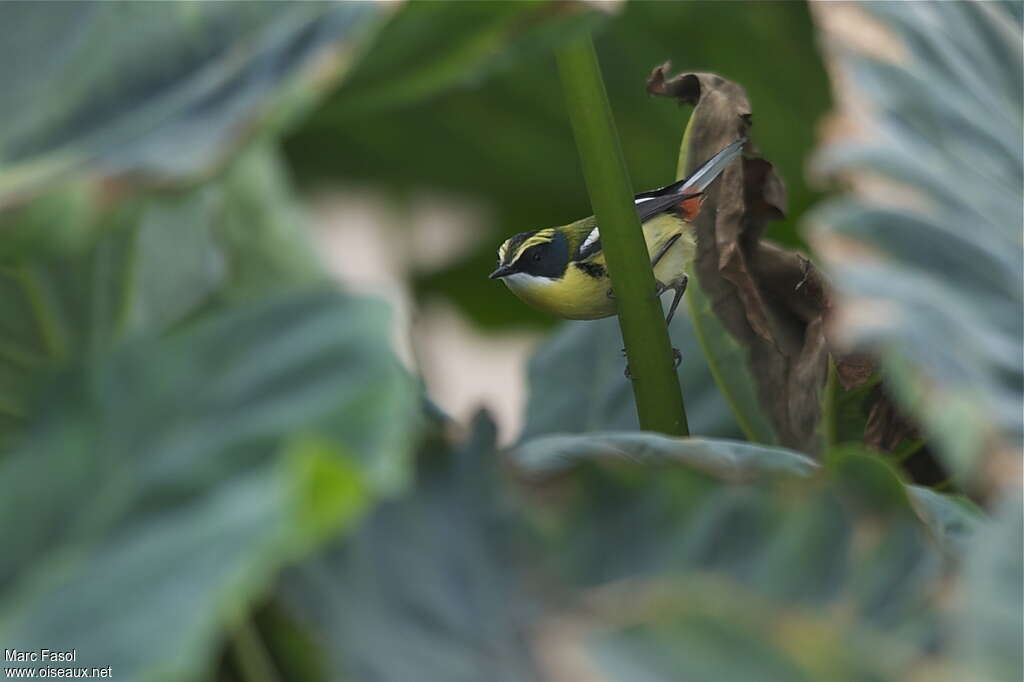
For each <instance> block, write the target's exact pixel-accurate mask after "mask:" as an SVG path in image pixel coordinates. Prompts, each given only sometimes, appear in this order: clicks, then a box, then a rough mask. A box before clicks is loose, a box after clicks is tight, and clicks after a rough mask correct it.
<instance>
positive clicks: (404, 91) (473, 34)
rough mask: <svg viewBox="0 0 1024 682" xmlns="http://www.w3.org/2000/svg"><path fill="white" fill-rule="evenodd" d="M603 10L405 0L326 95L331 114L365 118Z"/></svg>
mask: <svg viewBox="0 0 1024 682" xmlns="http://www.w3.org/2000/svg"><path fill="white" fill-rule="evenodd" d="M603 18H604V17H603V16H602V14H601V13H599V12H596V11H594V10H591V9H589V8H587V7H586V6H585V5H583V4H581V3H579V4H577V3H557V2H548V1H547V0H527V1H525V2H481V1H479V0H458V1H454V0H447V1H445V0H438V1H436V2H409V3H406V4H405V5H404V6H403V7H402V8H401V9H399V10H398V11H397V12H395V14H394V15H392V17H391V19H390V21H388V22H387V23H386V24H385V25H384V27H383V28H382V29H381V31H380V32H379V33H378V34H377V36H376V38H375V39H374V41H373V44H372V45H371V46H370V47H369V49H368V50H367V51H366V53H365V54H364V55H362V58H361V59H360V60H359V62H358V64H357V65H356V67H355V68H354V69H353V71H352V73H351V74H350V75H349V77H348V78H347V79H346V81H345V83H344V84H343V85H342V86H341V88H340V89H339V91H338V93H337V95H336V96H335V97H334V98H332V102H331V104H330V108H331V115H332V116H338V117H340V118H348V117H352V118H355V117H364V116H367V115H369V114H373V113H378V112H379V111H380V110H385V109H392V108H397V107H401V106H408V105H409V104H412V103H415V102H416V101H417V100H420V99H424V98H427V97H431V96H434V95H437V94H440V93H442V92H443V91H444V90H446V89H449V88H453V87H454V88H457V87H466V86H470V87H472V86H478V85H480V84H481V83H482V81H483V80H484V78H485V77H487V76H489V75H491V73H493V72H494V71H498V70H504V69H508V68H510V67H512V66H513V65H515V64H516V62H518V61H520V60H521V59H522V58H523V57H524V56H529V55H534V54H537V53H541V52H544V51H545V50H547V49H550V48H551V47H553V46H554V45H557V44H559V43H561V42H562V41H564V40H566V38H568V37H571V36H572V35H575V34H578V33H579V32H581V31H583V30H585V29H587V28H590V27H592V26H594V25H596V24H599V23H600V22H601V21H602V19H603Z"/></svg>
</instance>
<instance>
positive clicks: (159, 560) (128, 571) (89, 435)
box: [0, 292, 415, 680]
mask: <svg viewBox="0 0 1024 682" xmlns="http://www.w3.org/2000/svg"><path fill="white" fill-rule="evenodd" d="M386 327H387V320H386V312H385V310H384V309H383V306H381V305H379V304H376V303H371V302H368V301H365V300H361V299H353V298H348V297H345V296H342V295H339V294H335V293H327V292H325V293H310V294H303V295H294V296H290V297H285V298H277V299H275V300H269V301H265V302H263V303H260V304H256V305H252V306H249V307H247V308H242V309H238V310H234V311H232V312H229V313H225V314H223V315H220V316H217V317H215V318H214V319H211V320H209V321H207V322H204V323H203V324H201V325H199V326H196V327H195V328H192V329H189V330H188V331H184V332H181V333H177V334H174V335H172V336H170V337H167V338H165V339H162V340H152V341H140V342H137V343H132V344H128V345H127V346H125V347H124V348H122V349H121V350H119V351H117V352H115V353H112V354H108V355H107V356H106V357H105V358H104V359H102V360H100V361H98V362H95V363H86V365H85V366H84V367H83V368H82V369H80V370H79V371H76V372H74V373H71V374H70V375H69V376H67V377H65V379H64V380H62V381H61V382H59V383H57V384H56V385H55V386H54V388H53V390H52V391H51V392H50V400H49V401H48V406H47V409H46V410H45V412H44V413H43V414H41V415H40V417H39V418H38V419H37V420H36V421H35V423H34V425H33V428H32V430H31V433H30V435H29V436H28V437H27V438H26V439H25V440H24V442H23V443H22V444H21V445H20V446H19V448H18V450H17V451H16V452H14V453H11V454H10V455H9V456H7V457H5V458H4V459H3V460H2V461H0V508H2V514H0V518H2V519H3V521H2V522H0V526H2V534H3V536H4V552H3V555H2V558H0V584H2V585H3V588H2V592H0V637H2V639H3V640H4V642H5V643H6V646H9V647H17V648H19V649H25V650H32V649H36V650H38V649H39V648H40V647H47V646H48V647H50V648H53V647H54V646H55V644H54V643H56V642H59V643H60V646H61V647H65V648H75V649H77V651H78V654H79V658H78V661H77V662H78V664H79V665H86V666H93V665H95V666H112V668H113V671H114V675H115V677H116V678H117V679H124V680H155V679H161V680H162V679H198V677H199V676H200V674H201V673H202V672H203V671H204V670H205V669H206V668H207V667H208V665H209V664H210V655H211V653H212V651H213V647H214V646H215V645H216V643H217V642H218V640H219V638H220V637H221V636H222V628H224V627H225V626H229V625H230V624H231V623H232V622H233V621H234V620H235V619H237V618H238V617H239V616H241V615H242V614H243V613H244V611H245V609H246V608H247V606H248V604H249V603H250V602H251V600H252V599H254V598H255V597H257V596H259V595H260V594H261V593H262V592H263V590H264V589H265V588H266V587H267V585H268V583H269V582H270V581H271V579H272V578H273V576H274V574H275V573H276V571H277V570H278V569H280V568H281V567H282V566H283V565H284V564H286V563H288V562H290V561H292V560H294V559H296V558H297V557H298V556H300V555H301V554H303V553H305V552H307V551H308V550H310V549H311V548H312V547H314V546H315V545H316V544H317V543H318V542H320V541H321V540H322V539H324V538H325V537H326V535H327V534H328V533H335V532H337V531H338V529H339V527H344V526H345V525H346V524H348V523H351V522H352V521H353V520H354V519H355V518H357V517H358V516H359V514H360V513H362V511H363V509H364V508H365V507H366V505H367V503H368V502H369V501H370V500H372V499H373V497H374V496H375V495H376V494H377V493H378V492H380V491H393V490H394V489H395V488H396V487H399V486H400V485H401V484H402V483H403V481H404V479H405V466H404V453H405V450H406V441H407V438H408V429H409V424H410V420H411V416H412V412H413V410H414V409H415V399H414V395H415V392H414V391H413V389H412V387H411V386H410V382H409V379H408V378H407V376H406V375H405V373H404V372H403V371H402V370H401V369H400V367H399V366H398V365H397V362H396V361H395V359H394V358H393V356H392V355H391V354H390V353H389V352H388V351H387V350H386V346H385V344H382V342H381V339H382V338H386ZM368 405H372V409H369V408H368ZM26 510H31V513H26Z"/></svg>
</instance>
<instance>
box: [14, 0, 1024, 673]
mask: <svg viewBox="0 0 1024 682" xmlns="http://www.w3.org/2000/svg"><path fill="white" fill-rule="evenodd" d="M830 7H833V8H832V9H828V10H826V9H823V8H822V6H821V5H812V6H811V7H808V5H806V4H805V3H802V2H751V3H712V2H692V3H668V2H629V3H622V4H611V3H589V4H585V3H569V2H541V1H537V2H516V3H512V2H410V3H405V4H401V5H396V4H382V3H339V4H321V3H283V2H261V3H255V2H238V3H145V4H143V3H98V2H95V3H94V2H75V3H72V2H50V3H30V2H6V3H0V85H2V86H3V87H0V107H2V109H3V111H4V112H5V116H6V120H5V124H4V126H2V127H0V537H2V538H3V540H2V542H3V549H4V551H3V552H2V553H0V641H2V642H3V645H4V647H6V648H14V649H18V650H23V651H32V650H35V651H38V650H39V649H41V648H42V647H48V648H51V649H58V648H59V649H70V648H74V649H76V651H77V660H76V663H75V665H78V666H98V667H106V666H110V667H111V668H112V677H113V679H116V680H189V681H191V680H224V681H225V682H232V681H239V682H253V681H258V682H270V681H273V680H298V681H309V682H314V681H321V680H383V681H388V682H407V681H408V680H416V681H417V682H432V681H435V680H436V681H437V682H458V681H462V680H465V681H466V682H471V681H472V682H475V681H479V680H488V681H493V680H508V681H509V682H512V681H516V682H527V681H531V682H532V681H536V682H564V681H569V680H571V681H573V682H581V681H583V682H586V681H590V680H593V681H594V682H598V681H600V682H606V681H608V680H616V681H622V682H657V681H661V680H665V681H666V682H667V681H668V680H711V679H715V680H717V679H730V680H737V681H742V680H751V681H755V680H756V681H761V680H780V681H781V680H787V681H788V680H822V681H833V680H924V679H927V680H949V681H950V682H952V681H954V680H965V679H970V680H992V681H997V680H1019V679H1021V677H1022V666H1024V663H1022V657H1021V649H1020V641H1021V638H1022V636H1024V635H1022V632H1024V624H1022V602H1024V595H1022V590H1021V585H1022V583H1024V568H1022V564H1024V561H1022V555H1024V547H1022V540H1021V539H1022V537H1024V521H1022V515H1024V512H1022V507H1021V461H1022V440H1024V435H1022V434H1024V429H1022V428H1021V421H1020V412H1021V405H1022V404H1024V398H1022V396H1024V367H1022V364H1024V350H1022V348H1024V346H1022V339H1021V336H1022V334H1024V319H1022V318H1024V308H1022V306H1024V302H1022V293H1021V289H1022V277H1024V274H1022V273H1024V244H1022V241H1024V237H1022V231H1021V229H1020V228H1021V226H1022V224H1024V218H1022V216H1021V214H1020V211H1021V200H1020V199H1021V184H1022V182H1024V173H1022V167H1024V164H1022V159H1021V145H1020V144H1019V142H1020V141H1021V115H1022V113H1024V105H1022V101H1021V99H1022V96H1021V80H1022V73H1024V67H1022V56H1021V20H1022V17H1021V10H1020V5H1019V4H1014V3H966V2H963V3H928V2H920V3H906V4H901V3H863V4H858V3H850V4H845V3H844V4H842V5H839V4H835V5H834V6H830ZM850 27H853V30H850ZM844 29H846V30H844ZM587 32H593V34H594V36H595V42H596V45H597V48H598V52H599V56H600V59H601V64H602V68H603V71H604V76H605V80H606V85H607V88H608V94H609V98H610V100H611V103H612V107H613V110H614V114H615V118H616V122H617V124H618V128H619V132H620V135H621V140H622V145H623V148H624V151H625V154H626V160H627V163H628V166H629V171H630V173H631V175H632V178H633V183H634V186H635V187H636V188H637V189H638V190H640V189H645V188H648V187H654V186H659V185H662V184H665V183H667V182H669V181H670V180H672V179H673V176H674V173H675V168H676V163H677V157H678V153H679V142H680V137H681V133H682V130H683V128H684V126H685V124H686V121H687V117H688V111H687V110H685V109H681V108H678V107H676V105H674V104H672V103H671V102H669V101H668V100H662V99H651V98H648V96H647V95H646V94H645V92H644V80H645V78H646V76H647V74H648V73H649V72H650V70H651V68H652V67H654V66H656V65H658V64H661V63H663V62H664V61H666V60H672V61H673V62H674V64H675V67H676V68H678V69H685V70H695V71H713V72H716V73H719V74H721V75H723V76H725V77H727V78H729V79H731V80H733V81H735V82H737V83H740V84H742V85H743V86H744V87H745V88H746V89H747V92H748V94H749V96H750V100H751V104H752V108H753V111H754V127H753V137H754V142H755V143H756V146H757V148H758V149H759V150H760V151H761V152H762V153H763V155H764V156H765V157H766V158H768V159H769V160H771V161H772V162H773V163H774V164H775V165H776V166H777V168H778V170H779V172H780V174H781V175H782V177H783V178H784V179H785V182H786V185H787V188H788V191H789V205H788V211H787V217H786V219H785V220H783V221H780V222H775V223H772V224H771V227H770V230H769V234H768V236H769V237H770V238H772V239H774V240H776V241H778V242H780V243H781V244H783V245H786V246H788V247H794V248H801V249H805V250H807V252H808V253H809V254H811V255H812V256H814V257H815V258H816V259H820V261H821V262H822V263H823V267H824V268H825V271H826V273H827V274H828V275H829V276H830V277H832V278H833V279H834V281H835V284H836V287H837V303H836V306H837V319H838V323H837V327H836V337H837V338H841V339H842V340H843V342H844V343H845V344H847V346H848V347H849V348H851V349H855V350H857V351H859V352H863V353H866V354H868V355H870V356H871V357H872V358H874V359H875V360H877V361H878V362H879V366H880V368H881V369H880V371H879V374H880V376H881V380H882V381H884V382H885V386H886V387H887V390H890V391H891V393H892V394H893V400H894V401H895V404H896V405H897V406H898V408H899V410H900V411H901V412H902V413H903V416H904V417H906V418H907V419H908V420H909V421H910V422H912V424H913V429H914V430H913V432H912V434H911V435H910V436H908V437H907V438H906V439H905V440H904V442H903V444H902V446H901V449H900V450H898V451H897V452H896V453H895V454H892V453H889V454H886V453H882V452H879V451H877V450H875V449H872V448H871V447H868V446H867V445H865V443H864V442H863V441H862V439H861V438H860V436H859V435H858V434H862V433H863V422H864V419H865V415H864V414H862V410H860V409H859V407H860V406H861V403H860V402H859V401H860V400H861V399H862V398H863V391H862V392H860V393H856V394H854V392H849V393H843V392H842V391H841V389H840V388H839V387H838V386H836V385H834V384H835V382H834V380H833V381H832V382H830V384H829V387H828V389H827V390H826V391H825V392H824V394H823V400H825V401H832V403H831V407H829V408H828V409H823V414H825V415H829V417H828V418H829V419H831V420H833V422H834V423H833V424H831V426H830V427H827V426H826V425H824V424H822V425H820V426H821V428H822V429H823V430H828V429H831V431H833V432H835V433H841V434H844V435H843V436H841V437H838V438H836V437H833V438H827V439H824V440H825V441H826V447H824V448H823V450H822V452H821V454H820V456H819V457H817V458H812V457H810V456H809V455H808V454H807V453H801V452H796V451H794V450H791V449H787V448H783V447H779V446H778V445H777V444H776V443H774V442H773V440H772V439H771V438H755V439H752V440H751V441H750V442H747V441H744V440H742V438H743V435H742V434H743V432H742V431H741V430H740V428H739V423H740V422H742V421H748V422H749V421H750V420H751V419H757V418H761V419H763V415H761V416H760V417H758V414H756V413H758V412H759V411H760V408H759V407H758V405H757V404H756V402H750V401H748V402H744V403H742V404H737V403H736V402H735V401H733V402H732V403H730V402H729V401H727V400H726V399H725V398H724V397H723V395H722V392H721V391H720V390H719V389H718V382H720V381H721V376H720V373H718V372H713V371H712V369H711V368H709V366H708V363H707V362H705V361H704V353H705V352H709V349H708V348H707V347H706V346H707V342H706V338H705V344H704V346H703V347H702V345H701V343H700V342H699V340H698V338H697V335H696V334H695V332H694V323H693V322H692V321H691V320H688V319H685V316H680V318H679V319H678V320H677V321H676V322H674V323H673V328H672V330H671V334H672V338H673V343H674V345H675V346H677V347H679V348H680V349H682V351H683V357H684V361H683V363H682V365H681V366H680V368H679V370H678V373H679V377H680V380H681V382H682V384H683V388H684V392H685V395H686V399H687V407H688V415H689V421H690V424H691V429H692V431H693V433H694V434H695V437H694V438H688V439H673V438H667V437H664V436H660V435H658V434H652V433H644V432H640V431H638V430H636V424H637V421H636V414H635V410H634V408H633V402H632V394H631V390H630V384H629V382H628V380H627V379H625V378H624V377H623V375H622V360H621V356H620V353H619V348H620V346H621V340H620V337H619V334H618V328H617V323H616V321H615V320H614V319H610V320H602V321H598V322H594V323H574V324H561V325H558V326H557V327H556V326H554V321H552V320H548V319H544V318H541V317H539V316H538V315H536V314H535V313H533V312H531V311H530V310H529V309H527V308H526V307H525V306H524V305H522V304H521V303H519V302H518V301H517V300H516V299H515V298H514V297H513V296H511V295H510V294H509V293H508V292H507V291H506V290H505V289H504V287H502V286H501V285H500V283H496V282H491V281H488V280H486V279H485V275H486V273H487V272H488V271H489V270H490V269H491V267H492V265H493V261H494V251H495V248H496V247H497V245H498V244H499V243H500V241H501V240H502V239H504V237H506V236H507V235H509V234H512V233H514V232H519V231H523V230H527V229H531V228H535V227H540V226H546V225H552V224H560V223H564V222H568V221H570V220H573V219H576V218H578V217H580V216H582V215H585V214H588V213H589V212H590V210H589V205H588V201H587V197H586V191H585V187H584V185H583V182H582V174H581V172H580V169H579V165H578V162H577V161H576V159H577V153H576V149H575V147H574V144H573V140H572V135H571V130H570V128H569V124H568V120H567V118H566V115H565V112H564V109H563V105H562V95H561V90H560V84H559V82H558V79H557V75H556V71H555V67H554V59H553V57H552V50H553V49H555V48H557V46H558V45H560V44H561V43H562V42H563V41H564V40H566V39H568V38H570V37H574V36H580V35H584V34H586V33H587ZM858 36H861V37H863V36H868V37H873V40H867V41H865V40H858V39H857V37H858ZM826 73H828V75H826ZM950 92H954V93H956V92H967V93H971V95H972V96H973V99H972V98H970V97H964V98H958V97H950V96H949V93H950ZM975 100H976V101H984V102H986V103H987V104H988V105H989V106H988V107H987V108H985V110H984V112H982V111H981V110H979V109H977V108H976V107H973V106H972V105H971V104H970V102H973V101H975ZM830 111H832V112H834V115H835V117H836V118H833V119H832V120H833V123H832V124H831V125H829V126H824V125H823V121H824V120H826V119H825V116H826V114H827V113H828V112H830ZM837 121H838V123H837ZM812 159H814V160H815V164H816V166H815V167H816V169H817V170H818V171H819V174H818V175H819V177H828V178H832V179H834V180H835V181H837V182H834V183H833V184H832V185H830V186H827V187H826V186H824V185H822V186H818V187H812V186H811V185H810V184H809V182H808V179H807V177H808V176H807V172H806V171H807V168H808V166H809V164H810V162H811V160H812ZM965 160H969V162H967V163H965ZM878 178H882V179H883V181H884V182H882V183H879V182H877V180H878ZM887 183H888V184H887ZM965 187H966V188H969V190H970V191H966V192H965V191H964V188H965ZM825 189H828V194H824V193H823V192H824V190H825ZM894 197H895V200H894ZM936 207H939V209H940V210H936ZM965 225H967V226H969V228H965V227H964V226H965ZM808 226H810V227H811V229H810V230H808V229H807V228H808ZM805 238H806V242H805ZM811 246H813V249H812V248H811ZM360 268H363V269H364V270H369V271H370V275H371V276H370V277H368V278H365V279H363V280H361V284H360V281H359V277H358V276H357V274H358V272H357V271H358V270H359V269H360ZM378 275H383V276H382V277H378ZM339 280H340V282H339ZM367 290H369V292H370V295H364V294H365V293H366V292H367ZM396 290H397V291H399V292H400V294H399V296H397V298H396V297H394V296H392V295H391V294H393V293H394V292H395V291H396ZM357 292H359V293H357ZM381 298H385V299H387V300H388V302H389V303H391V304H392V305H391V306H389V305H386V304H385V303H382V302H381V300H380V299H381ZM396 302H397V305H395V303H396ZM438 302H440V303H438ZM695 319H698V318H695ZM524 329H527V330H529V329H532V330H533V332H531V333H525V332H523V330H524ZM481 330H484V331H486V333H487V334H488V335H489V336H485V337H484V338H486V339H488V342H489V343H492V352H491V354H490V355H484V356H482V357H483V361H481V358H480V356H477V357H474V354H473V353H471V352H469V351H468V350H467V349H473V348H475V346H470V345H460V344H464V337H469V336H473V335H477V336H479V335H480V334H481V333H482V332H481ZM541 332H543V334H544V336H543V337H541V336H539V334H540V333H541ZM531 334H532V335H531ZM474 338H476V337H474ZM711 338H712V339H713V338H714V337H711ZM460 339H462V340H460ZM719 340H720V341H721V339H719ZM512 341H514V343H515V344H516V345H515V346H514V348H516V349H518V350H516V351H515V352H513V350H512V349H513V345H510V344H512ZM723 345H724V342H723ZM438 348H440V349H441V351H444V352H441V351H438ZM527 348H528V349H529V352H530V358H529V361H528V363H527V362H526V361H525V357H524V354H525V352H526V350H525V349H527ZM495 349H496V350H495ZM713 351H714V349H711V351H710V352H713ZM740 351H742V349H740ZM445 353H446V354H445ZM516 353H518V354H516ZM733 357H734V359H735V358H738V359H737V360H735V361H736V364H738V365H741V364H742V355H738V356H736V355H734V356H733ZM438 358H443V360H438ZM474 363H475V364H474ZM740 370H741V371H740V372H739V373H740V374H744V373H745V372H746V367H740ZM459 375H461V376H463V377H466V378H468V379H467V380H472V381H476V382H478V383H482V384H487V385H488V386H490V388H491V390H492V393H490V394H488V395H491V396H493V397H494V399H495V400H498V399H499V398H501V397H503V396H506V397H507V395H513V394H515V393H516V391H521V390H523V387H524V386H525V387H526V390H527V391H528V392H529V395H530V397H529V400H528V401H527V402H526V404H525V405H518V404H516V403H515V401H508V400H505V401H504V402H503V403H502V405H503V406H502V409H504V410H505V411H506V412H507V411H510V410H512V411H515V413H516V417H515V419H516V420H517V421H516V422H515V423H518V424H521V425H522V428H521V429H520V428H507V423H508V422H505V425H506V432H505V433H502V434H500V435H501V440H499V431H498V427H497V426H496V424H495V421H494V419H493V418H492V416H490V414H488V412H487V411H486V410H481V411H479V412H477V413H476V414H475V416H473V417H472V418H465V417H466V415H465V414H464V409H462V408H464V407H465V405H463V406H461V408H460V409H458V410H456V409H453V407H452V405H451V404H449V402H448V399H447V397H448V396H450V395H451V394H450V393H446V390H445V389H446V386H447V384H448V382H450V381H452V380H453V377H458V376H459ZM875 381H876V382H877V381H878V379H877V377H876V379H875ZM874 386H875V384H871V385H870V386H869V387H868V388H873V387H874ZM818 389H819V387H817V386H809V387H808V390H809V391H810V390H814V391H817V390H818ZM484 407H487V406H486V405H485V406H484ZM448 412H452V413H453V414H454V413H456V412H459V413H458V414H454V417H455V418H453V417H452V416H449V415H448V414H447V413H448ZM500 414H501V413H500V412H499V416H500ZM915 452H916V453H921V452H924V453H927V454H928V455H929V456H930V457H934V458H936V460H937V461H938V462H939V463H940V464H941V467H940V469H941V472H942V474H943V476H942V478H941V479H937V480H929V481H921V480H916V481H915V480H912V479H911V478H910V477H908V475H907V472H906V470H905V469H901V468H900V465H901V458H906V457H909V456H912V455H913V453H915ZM947 472H948V474H947ZM947 476H948V478H947ZM922 483H924V484H927V485H930V486H931V487H925V485H921V484H922ZM933 483H934V484H937V485H931V484H933Z"/></svg>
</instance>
